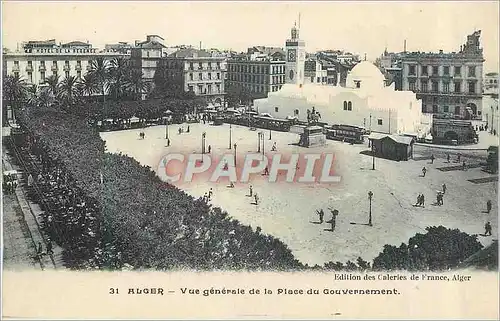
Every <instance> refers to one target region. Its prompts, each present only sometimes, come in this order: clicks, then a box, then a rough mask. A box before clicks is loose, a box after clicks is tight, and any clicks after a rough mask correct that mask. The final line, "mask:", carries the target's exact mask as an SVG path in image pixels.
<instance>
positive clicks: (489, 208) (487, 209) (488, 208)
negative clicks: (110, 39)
mask: <svg viewBox="0 0 500 321" xmlns="http://www.w3.org/2000/svg"><path fill="white" fill-rule="evenodd" d="M486 211H487V212H488V214H489V213H490V212H491V200H488V201H487V202H486Z"/></svg>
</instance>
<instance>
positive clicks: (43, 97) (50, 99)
mask: <svg viewBox="0 0 500 321" xmlns="http://www.w3.org/2000/svg"><path fill="white" fill-rule="evenodd" d="M54 102H55V97H54V95H53V94H52V91H51V90H50V89H49V88H47V87H45V88H41V89H40V90H39V94H38V106H39V107H50V106H51V105H52V104H53V103H54Z"/></svg>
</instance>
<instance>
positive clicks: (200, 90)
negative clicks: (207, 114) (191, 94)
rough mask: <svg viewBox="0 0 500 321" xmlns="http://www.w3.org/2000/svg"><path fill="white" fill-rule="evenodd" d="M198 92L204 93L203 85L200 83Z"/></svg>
mask: <svg viewBox="0 0 500 321" xmlns="http://www.w3.org/2000/svg"><path fill="white" fill-rule="evenodd" d="M198 93H199V94H203V85H198Z"/></svg>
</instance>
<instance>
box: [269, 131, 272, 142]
mask: <svg viewBox="0 0 500 321" xmlns="http://www.w3.org/2000/svg"><path fill="white" fill-rule="evenodd" d="M271 139H272V137H271V130H270V129H269V140H271Z"/></svg>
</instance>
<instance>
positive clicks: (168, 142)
mask: <svg viewBox="0 0 500 321" xmlns="http://www.w3.org/2000/svg"><path fill="white" fill-rule="evenodd" d="M169 146H170V138H167V147H169Z"/></svg>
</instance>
